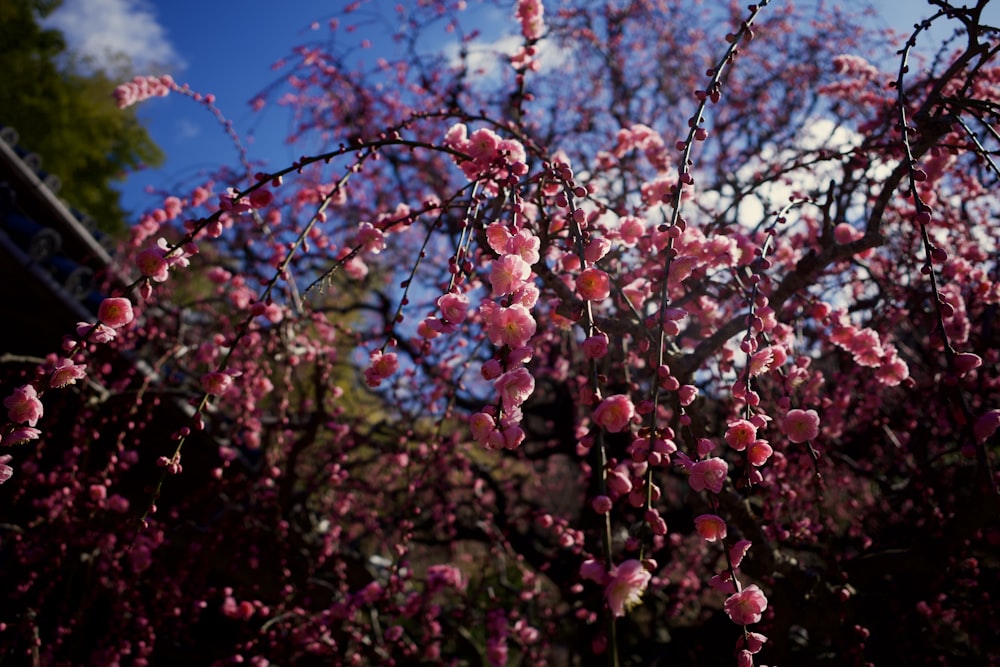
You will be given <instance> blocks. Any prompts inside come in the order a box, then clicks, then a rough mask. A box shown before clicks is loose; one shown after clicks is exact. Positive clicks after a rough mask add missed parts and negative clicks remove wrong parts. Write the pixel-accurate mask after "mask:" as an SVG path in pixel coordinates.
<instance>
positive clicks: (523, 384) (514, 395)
mask: <svg viewBox="0 0 1000 667" xmlns="http://www.w3.org/2000/svg"><path fill="white" fill-rule="evenodd" d="M493 386H494V387H495V388H496V390H497V393H498V394H500V400H501V402H502V403H503V408H504V410H513V409H514V408H516V407H519V406H520V405H521V404H522V403H524V402H525V401H526V400H527V399H528V397H529V396H531V392H533V391H534V390H535V378H533V377H532V376H531V373H529V372H528V369H527V368H524V367H523V366H522V367H521V368H517V369H515V370H512V371H507V372H506V373H504V374H503V375H501V376H500V377H498V378H497V379H496V380H495V381H494V382H493Z"/></svg>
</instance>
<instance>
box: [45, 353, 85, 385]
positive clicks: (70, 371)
mask: <svg viewBox="0 0 1000 667" xmlns="http://www.w3.org/2000/svg"><path fill="white" fill-rule="evenodd" d="M85 377H87V368H86V367H85V366H80V365H78V364H74V363H73V362H72V361H71V360H70V359H60V360H59V363H57V364H56V365H55V367H54V368H53V369H52V375H51V376H49V386H50V387H55V388H56V389H58V388H59V387H65V386H66V385H68V384H75V383H76V381H77V380H82V379H83V378H85Z"/></svg>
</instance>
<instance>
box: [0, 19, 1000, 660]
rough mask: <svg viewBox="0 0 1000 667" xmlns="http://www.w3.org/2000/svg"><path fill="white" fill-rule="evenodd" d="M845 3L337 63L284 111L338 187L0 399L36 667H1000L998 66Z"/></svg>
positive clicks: (174, 264) (159, 285)
mask: <svg viewBox="0 0 1000 667" xmlns="http://www.w3.org/2000/svg"><path fill="white" fill-rule="evenodd" d="M843 4H844V3H829V4H827V3H812V4H807V5H805V6H796V5H795V4H793V3H791V2H769V1H768V0H762V1H761V2H759V3H755V4H752V5H749V6H744V5H740V4H739V3H729V2H691V1H690V0H630V1H628V2H623V1H621V0H604V1H598V0H561V1H560V2H548V3H544V2H542V1H541V0H517V1H516V2H515V3H513V5H514V11H511V3H509V2H507V1H506V0H497V1H496V2H493V1H490V0H483V1H482V2H473V1H471V0H420V2H412V3H405V2H404V3H399V4H398V5H392V6H390V3H385V2H382V1H381V0H357V1H356V2H351V3H349V4H348V5H345V6H343V8H342V9H338V10H337V12H336V14H335V16H332V17H329V16H328V17H326V18H325V19H324V20H322V21H319V20H318V21H317V22H316V23H315V24H314V26H313V30H312V31H310V32H309V33H307V37H306V38H305V40H304V42H303V43H302V44H299V45H297V46H296V47H294V48H293V49H292V50H291V51H290V53H289V54H288V56H287V58H286V59H285V60H284V61H283V62H282V63H280V64H279V65H278V67H277V68H276V69H277V70H279V72H280V73H279V74H278V76H280V79H279V80H278V81H277V82H276V83H275V84H274V85H272V86H269V87H266V88H265V87H264V86H263V85H262V88H265V90H264V92H263V93H262V94H261V96H260V97H259V98H258V99H257V100H255V101H254V103H255V106H257V107H265V108H266V107H267V106H268V105H275V106H283V107H286V108H287V109H288V110H289V112H290V114H291V115H292V117H293V119H294V123H293V126H292V137H290V141H292V142H293V143H295V142H299V143H298V145H301V146H309V148H308V149H303V151H302V156H301V157H299V158H297V159H295V160H294V161H293V162H292V163H290V164H280V165H268V166H267V167H266V168H265V167H260V168H258V169H259V171H255V168H253V167H250V165H251V164H254V163H253V162H252V161H251V160H250V159H247V160H246V162H245V163H244V164H243V165H241V166H240V167H239V168H238V169H234V168H229V169H220V171H219V172H218V174H217V175H216V177H215V178H214V179H212V180H211V181H209V182H202V183H193V184H191V187H189V188H188V187H186V188H183V189H178V190H177V191H173V192H172V193H171V194H169V195H166V196H164V197H163V199H162V200H161V201H157V202H156V206H155V207H153V208H151V209H150V210H149V211H147V212H145V213H144V214H143V215H142V216H141V218H140V219H139V221H138V222H137V224H136V225H134V226H133V228H132V229H131V234H130V236H129V239H128V243H127V244H123V245H125V246H126V247H124V248H123V249H122V251H121V252H120V253H119V254H118V255H117V256H116V261H117V262H118V263H119V264H120V267H119V268H120V271H119V275H121V276H123V277H124V278H123V280H125V281H127V284H123V285H122V286H120V287H119V288H118V289H117V290H116V291H115V292H114V293H113V294H108V295H107V297H106V298H105V299H103V300H102V301H101V302H100V306H99V308H98V310H97V312H96V314H95V316H94V317H92V318H90V320H89V321H87V322H82V323H81V324H80V325H79V326H78V327H76V328H75V329H74V330H73V331H68V332H66V337H65V340H64V341H63V344H62V345H61V346H60V347H59V349H58V350H53V351H52V353H51V355H49V357H48V358H46V359H43V360H35V359H23V358H22V359H10V358H7V359H6V360H5V363H3V364H2V365H0V371H2V372H3V375H2V376H0V377H2V378H3V391H2V395H3V396H4V397H5V398H4V399H3V406H4V408H6V410H7V413H6V421H5V422H3V423H0V438H2V440H0V447H3V448H4V449H3V450H0V481H2V482H3V486H2V487H0V507H3V508H4V514H3V516H4V520H3V523H2V525H0V530H2V531H4V532H0V538H2V539H3V541H2V542H0V557H2V560H0V562H2V563H5V564H8V565H9V566H10V567H9V569H10V570H11V571H13V572H15V573H16V574H15V575H14V576H9V575H8V576H6V577H4V579H3V580H4V581H5V582H7V585H6V586H4V587H0V601H2V604H0V623H3V624H4V627H5V628H7V629H9V630H10V631H9V632H5V633H2V634H0V649H2V650H5V651H6V652H7V653H9V654H10V655H15V656H19V657H22V658H23V660H22V664H32V663H34V664H46V665H58V666H60V667H61V666H67V667H70V666H73V667H75V666H76V665H79V664H99V665H114V664H136V665H177V664H190V665H206V666H212V667H215V666H219V667H221V666H223V665H236V664H249V665H253V666H254V667H269V666H270V665H296V666H298V665H305V666H311V665H331V664H332V665H348V666H359V665H394V666H403V665H406V666H410V665H427V666H430V665H457V666H461V667H466V666H475V667H481V666H485V665H490V667H507V666H517V665H524V666H532V667H536V666H537V667H542V666H546V665H551V666H558V667H564V666H565V667H576V666H589V665H607V666H608V667H666V666H668V665H669V666H670V667H679V666H686V665H736V666H737V667H751V666H752V665H754V664H770V665H774V664H779V665H786V666H787V665H830V666H831V667H832V666H837V667H839V666H841V665H851V666H855V665H856V666H858V667H861V666H863V665H869V664H906V665H922V666H926V667H930V666H931V665H940V664H958V665H996V664H1000V645H998V644H997V642H996V641H995V638H996V637H997V636H998V635H1000V614H998V613H997V609H996V605H995V600H994V599H993V598H994V597H995V595H996V591H997V590H1000V556H998V550H997V545H998V544H1000V494H998V474H997V470H996V465H995V462H996V458H997V455H998V445H1000V366H998V364H1000V327H998V321H997V318H998V314H1000V263H998V262H1000V254H998V250H1000V200H998V198H997V191H998V188H1000V167H998V165H997V157H998V155H1000V134H998V133H997V131H996V128H997V127H998V125H1000V106H998V104H997V100H998V99H1000V95H998V82H1000V27H998V26H993V25H989V24H988V23H987V22H986V21H985V20H984V14H983V9H984V8H985V6H986V4H987V3H986V2H985V0H980V1H979V2H977V3H976V4H975V5H974V6H972V7H968V6H965V7H958V6H956V5H955V4H952V3H950V2H946V1H945V0H933V1H932V2H931V3H930V5H929V7H928V12H927V20H926V21H925V22H922V23H920V24H918V25H916V26H901V29H903V30H905V32H903V33H899V34H897V33H892V32H888V31H881V30H874V29H872V27H871V24H870V22H869V21H867V20H866V17H865V16H864V15H859V14H856V13H853V12H851V11H847V10H846V9H845V8H844V7H843V6H842V5H843ZM274 11H280V10H279V9H277V8H275V9H274ZM491 21H492V22H496V23H500V22H504V23H503V25H505V26H507V28H508V29H507V31H506V32H505V33H503V34H501V35H499V36H493V35H491V36H490V37H489V39H487V38H486V37H485V36H484V33H483V32H482V30H485V29H486V28H487V27H488V26H486V25H485V24H486V23H488V22H491ZM931 28H940V29H941V30H942V31H944V32H945V33H947V34H948V35H950V36H951V37H950V38H949V39H945V40H944V41H943V42H941V43H942V44H943V46H942V47H941V48H938V43H934V42H931V41H930V40H929V39H928V31H929V29H931ZM378 40H382V41H383V42H384V43H381V44H379V43H376V42H378ZM442 44H446V45H449V46H446V47H444V48H442V46H441V45H442ZM429 45H432V46H429ZM266 76H269V77H270V76H275V75H273V74H268V75H266ZM165 94H168V95H185V96H188V98H189V99H190V100H191V101H192V103H196V104H201V105H205V107H206V109H207V110H208V111H210V112H211V113H213V114H214V113H219V114H221V113H222V111H221V110H220V109H218V108H217V107H216V106H215V101H214V98H213V96H212V95H211V91H198V92H197V93H196V92H195V91H192V90H190V89H189V88H187V87H184V86H180V85H178V84H177V83H176V82H174V81H173V80H172V79H170V78H169V77H158V76H148V77H135V78H134V79H132V80H131V81H129V82H127V83H124V84H123V85H122V86H120V87H119V89H118V91H117V100H118V102H119V104H121V105H122V106H124V107H127V106H128V105H131V104H137V103H141V102H142V101H143V100H144V99H147V98H149V97H151V96H153V95H165ZM225 127H226V129H227V131H230V130H231V131H232V133H233V135H238V128H235V127H231V126H230V125H229V124H226V126H225ZM250 157H253V156H252V155H251V156H250ZM140 362H141V363H140Z"/></svg>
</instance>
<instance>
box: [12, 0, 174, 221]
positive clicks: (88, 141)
mask: <svg viewBox="0 0 1000 667" xmlns="http://www.w3.org/2000/svg"><path fill="white" fill-rule="evenodd" d="M59 4H61V3H60V2H59V1H58V0H56V1H51V0H11V1H10V2H4V3H3V7H0V68H2V69H3V72H4V85H3V86H2V87H0V109H2V112H0V114H2V115H0V123H2V124H4V125H9V126H12V127H14V128H15V129H16V130H17V132H18V134H19V135H20V145H21V146H22V147H23V148H24V149H25V150H27V151H30V152H33V153H37V154H38V155H39V156H41V158H42V168H43V169H44V171H45V172H46V173H49V174H54V175H56V176H58V177H59V179H60V182H61V189H60V192H59V194H60V196H61V197H62V198H63V199H65V200H66V201H67V202H69V203H70V205H71V206H73V207H75V208H77V209H79V210H80V211H82V212H84V213H87V214H88V215H90V216H91V217H93V218H94V219H95V220H96V223H97V225H98V227H99V228H100V229H102V230H103V231H105V232H108V231H118V232H121V231H122V230H123V229H124V227H125V214H124V212H123V211H122V209H121V206H120V203H119V202H120V195H119V193H118V192H117V190H115V188H114V187H113V184H114V183H115V182H116V181H118V180H121V179H122V178H123V177H124V175H125V173H126V172H127V171H129V170H131V169H136V168H138V167H141V166H143V165H157V164H159V163H160V162H161V160H162V158H163V155H162V153H161V151H160V149H159V147H157V145H156V144H155V143H154V142H153V140H152V139H151V138H150V137H149V135H148V134H147V132H146V129H145V128H144V127H143V126H142V124H141V123H140V122H139V119H138V118H137V117H136V114H135V112H134V111H133V110H127V111H125V112H122V111H121V110H119V109H118V108H117V107H116V106H115V103H114V99H113V97H112V93H113V92H114V88H115V85H117V81H119V80H120V79H121V78H122V75H123V74H124V73H125V72H126V71H127V65H126V64H124V63H123V66H122V68H121V69H120V71H117V72H104V71H101V70H96V71H94V70H92V69H91V68H90V67H88V66H86V65H85V63H82V62H80V61H78V60H77V59H76V58H75V57H74V56H73V54H72V53H70V52H68V51H67V50H66V43H65V41H64V39H63V37H62V33H60V32H59V31H58V30H53V29H48V28H43V27H42V26H41V25H39V19H40V18H44V17H45V16H47V15H48V14H50V13H51V12H52V11H54V10H55V9H56V8H58V6H59Z"/></svg>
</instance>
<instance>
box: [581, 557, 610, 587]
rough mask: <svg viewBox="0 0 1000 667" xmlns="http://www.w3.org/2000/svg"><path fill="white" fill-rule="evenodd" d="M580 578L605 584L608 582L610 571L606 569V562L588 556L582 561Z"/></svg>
mask: <svg viewBox="0 0 1000 667" xmlns="http://www.w3.org/2000/svg"><path fill="white" fill-rule="evenodd" d="M580 578H581V579H589V580H590V581H593V582H594V583H596V584H600V585H602V586H603V585H604V584H606V583H608V572H607V570H605V569H604V563H602V562H600V561H597V560H594V559H593V558H588V559H587V560H585V561H583V562H582V563H580Z"/></svg>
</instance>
